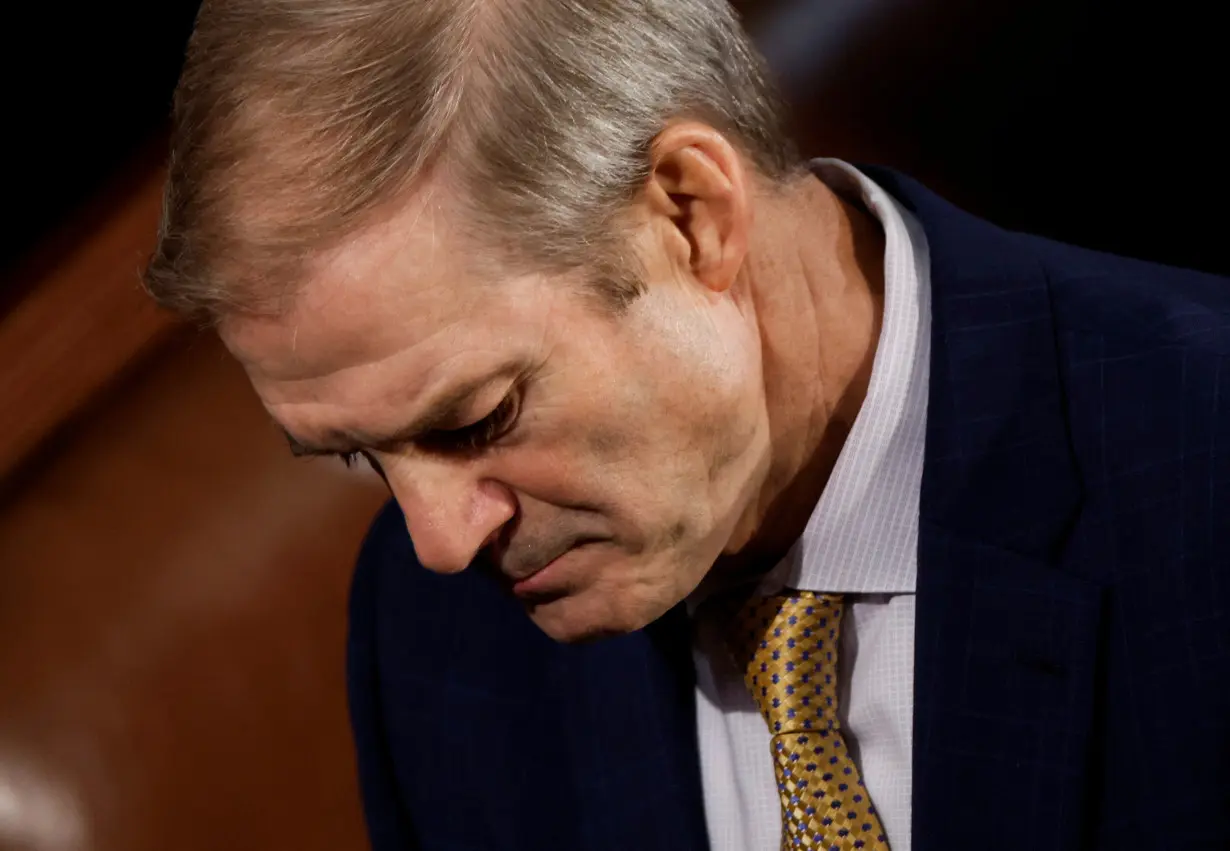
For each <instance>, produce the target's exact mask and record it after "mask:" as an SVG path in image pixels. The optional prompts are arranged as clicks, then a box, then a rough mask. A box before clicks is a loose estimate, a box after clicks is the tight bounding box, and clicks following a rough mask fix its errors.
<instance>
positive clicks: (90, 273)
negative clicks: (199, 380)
mask: <svg viewBox="0 0 1230 851" xmlns="http://www.w3.org/2000/svg"><path fill="white" fill-rule="evenodd" d="M162 181H163V170H162V168H160V167H152V166H148V165H145V166H141V167H140V170H139V172H138V173H137V174H136V175H135V178H134V179H129V180H126V181H124V182H123V183H121V184H117V185H116V186H115V187H112V189H111V192H109V193H105V194H106V196H107V197H105V198H101V199H98V200H97V201H96V205H102V204H104V203H105V208H106V214H105V215H103V216H97V217H91V218H92V220H91V221H90V222H89V223H88V226H85V227H77V228H74V229H73V231H74V232H73V234H72V236H73V240H72V241H71V242H67V243H66V242H65V241H64V240H63V239H60V240H55V241H54V243H53V242H48V244H46V245H44V246H43V247H42V249H41V251H40V252H38V254H39V256H38V257H36V258H34V259H32V260H31V261H30V262H29V263H28V264H27V268H26V269H25V270H21V271H20V272H18V273H17V275H16V276H15V277H16V278H22V279H30V280H22V281H20V283H21V284H22V287H21V289H22V291H23V292H24V297H23V298H21V300H20V301H18V302H16V304H14V305H12V306H11V307H10V308H9V309H8V310H5V311H2V312H0V480H3V479H4V477H5V476H6V475H7V474H8V473H10V472H11V471H12V470H13V469H14V468H15V467H16V466H17V465H18V464H19V463H20V462H21V461H22V460H23V459H24V458H25V457H26V456H27V455H28V454H29V453H30V452H32V451H33V450H34V449H35V448H36V447H37V446H38V444H39V442H40V441H42V440H43V438H44V437H46V436H47V435H48V434H50V433H52V432H53V431H54V430H55V429H57V428H58V427H59V426H60V425H61V424H62V423H64V422H65V421H67V420H68V419H69V418H70V417H71V416H72V415H73V414H74V413H75V412H76V411H77V410H78V409H80V408H81V406H82V405H83V404H85V402H86V401H88V400H89V399H90V398H91V397H92V396H93V395H94V394H95V393H97V392H98V391H99V390H100V389H102V388H103V387H105V386H106V385H107V383H108V382H110V381H111V380H113V379H114V378H115V377H116V376H117V375H118V374H119V373H120V372H121V371H122V370H123V369H124V368H125V367H126V366H127V365H129V364H130V363H131V362H133V361H134V360H135V359H136V358H138V357H139V356H140V355H141V354H142V353H143V352H144V351H145V350H146V349H147V348H148V347H149V346H151V345H152V344H154V343H156V342H158V341H159V340H160V339H162V338H163V336H164V335H165V334H166V333H167V332H168V331H170V330H171V329H172V328H174V327H175V325H176V322H175V320H174V319H172V318H171V317H170V316H169V315H167V314H165V313H163V312H162V311H159V310H158V309H157V308H155V307H154V305H153V303H152V302H151V301H150V299H149V298H148V297H147V296H146V295H145V293H144V292H142V290H141V286H140V278H139V272H140V269H141V267H142V265H143V264H144V263H145V261H146V260H147V259H148V257H149V255H150V253H151V252H152V251H153V247H154V237H155V233H156V231H157V227H158V214H159V212H160V210H161V205H162ZM48 255H50V256H48Z"/></svg>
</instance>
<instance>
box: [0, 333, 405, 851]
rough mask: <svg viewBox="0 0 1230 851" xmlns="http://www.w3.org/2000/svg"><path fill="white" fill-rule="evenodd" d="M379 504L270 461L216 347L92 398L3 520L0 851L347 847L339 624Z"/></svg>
mask: <svg viewBox="0 0 1230 851" xmlns="http://www.w3.org/2000/svg"><path fill="white" fill-rule="evenodd" d="M7 419H11V418H7ZM369 475H370V474H369ZM383 499H384V491H383V486H382V485H379V484H378V483H376V482H374V481H373V480H372V479H371V478H365V477H362V476H361V475H360V474H356V473H353V472H349V471H346V470H345V469H344V468H342V466H341V465H340V463H334V462H332V461H328V460H324V459H318V460H306V459H293V458H291V457H290V454H289V452H288V450H287V448H286V446H285V442H284V440H283V438H281V436H280V435H279V434H278V433H277V432H276V430H275V429H274V428H273V427H272V425H271V423H270V421H269V420H268V418H267V416H266V414H265V412H264V411H263V409H262V408H261V407H260V405H259V403H258V401H257V400H256V398H255V396H254V395H253V393H252V391H251V389H250V388H249V387H248V385H247V382H246V379H245V377H244V375H243V374H242V371H241V370H240V369H239V368H238V367H237V366H236V365H235V364H234V363H233V362H232V361H231V359H230V358H229V357H228V356H227V355H226V353H225V352H224V350H223V349H222V347H221V346H220V344H219V343H218V342H217V341H216V339H214V338H213V337H200V338H196V339H193V340H189V341H184V342H178V341H177V342H174V343H173V344H172V345H171V346H170V347H169V348H165V349H163V350H162V351H160V352H159V353H158V354H157V356H156V357H155V358H154V362H153V363H152V364H150V365H148V366H145V367H142V368H141V370H140V371H139V373H138V374H136V375H134V376H130V378H129V379H127V383H126V384H125V386H123V387H122V388H120V389H118V390H114V391H113V392H112V393H111V394H109V398H108V400H107V401H106V404H105V405H103V406H101V407H98V408H95V409H93V410H92V411H91V414H90V417H89V421H88V422H87V423H85V424H84V425H83V426H82V427H80V428H78V429H76V430H75V433H74V434H73V435H72V436H71V439H67V440H65V441H64V443H63V445H61V446H59V447H58V448H57V451H56V452H55V453H54V455H53V456H52V457H48V458H46V459H44V460H42V461H40V464H39V469H38V470H36V471H34V474H32V475H31V476H29V477H28V481H27V482H25V483H24V484H23V486H22V488H21V490H20V491H19V492H18V493H15V494H12V495H10V497H9V499H8V501H7V502H6V503H5V504H3V505H0V566H2V567H3V569H2V570H0V695H3V699H2V700H0V849H4V851H167V849H175V851H218V849H227V851H247V850H248V849H251V851H271V849H292V848H293V849H296V851H360V849H363V848H366V847H367V844H366V838H365V833H364V830H363V825H362V820H361V816H360V810H359V803H358V794H357V789H356V782H355V773H354V765H353V758H352V746H351V742H350V736H349V728H348V723H347V715H346V705H345V693H344V647H345V605H346V594H347V588H348V583H349V577H350V570H351V566H352V564H353V559H354V555H355V553H356V551H357V547H358V545H359V542H360V540H361V537H362V534H363V531H364V529H365V528H366V525H367V523H368V521H369V520H370V518H371V516H372V515H373V513H374V512H375V511H376V510H377V508H378V506H379V504H380V503H381V502H382V500H383Z"/></svg>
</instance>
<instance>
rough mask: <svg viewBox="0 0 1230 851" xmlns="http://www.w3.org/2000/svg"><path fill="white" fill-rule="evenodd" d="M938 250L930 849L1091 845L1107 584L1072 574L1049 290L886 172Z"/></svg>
mask: <svg viewBox="0 0 1230 851" xmlns="http://www.w3.org/2000/svg"><path fill="white" fill-rule="evenodd" d="M868 171H869V172H870V173H871V174H872V176H873V179H875V180H876V181H877V182H879V183H880V185H881V186H884V187H885V188H886V189H888V191H890V192H891V193H893V194H894V195H895V196H896V197H897V198H898V200H900V201H901V202H902V203H903V204H905V206H906V207H907V208H909V209H910V210H911V211H912V212H914V214H915V215H916V216H917V217H918V218H919V220H920V222H921V223H922V224H923V227H924V229H925V230H926V233H927V239H928V246H929V249H930V255H931V286H932V362H931V386H930V388H929V393H928V413H927V420H928V421H927V446H926V460H925V463H924V469H923V484H922V500H921V523H920V530H919V573H918V597H917V627H916V635H915V707H914V764H913V765H914V784H913V785H914V805H913V824H914V831H913V846H914V848H915V849H916V851H939V849H944V851H951V849H958V848H965V847H969V848H983V847H990V846H992V845H993V846H994V847H995V848H997V849H1004V850H1005V851H1010V849H1017V848H1020V849H1022V851H1023V850H1024V849H1026V848H1028V849H1034V848H1036V847H1037V846H1038V844H1039V842H1041V843H1042V844H1044V845H1045V846H1046V847H1047V848H1050V849H1073V851H1075V849H1076V848H1079V847H1080V837H1079V836H1075V835H1054V834H1055V833H1056V831H1055V830H1054V829H1050V830H1049V831H1048V829H1047V825H1055V824H1057V823H1063V824H1077V823H1079V821H1080V820H1079V819H1072V818H1062V819H1057V816H1063V815H1070V814H1071V811H1072V810H1073V809H1074V808H1079V807H1082V806H1083V805H1084V802H1085V798H1086V787H1087V778H1086V771H1087V763H1088V759H1089V727H1090V723H1091V719H1092V717H1093V709H1094V683H1095V681H1096V670H1095V666H1096V661H1097V635H1098V630H1097V627H1098V621H1099V608H1100V601H1099V592H1098V589H1097V588H1096V586H1093V585H1090V584H1089V583H1086V582H1084V581H1082V580H1080V579H1078V578H1075V577H1073V576H1071V575H1069V574H1067V573H1065V572H1064V571H1063V567H1062V555H1063V551H1064V544H1065V542H1066V536H1067V533H1068V531H1069V530H1070V529H1071V527H1072V524H1073V522H1074V520H1075V517H1076V515H1077V512H1078V511H1079V507H1080V485H1079V480H1078V478H1077V475H1076V471H1075V468H1074V464H1073V461H1072V455H1071V451H1070V444H1069V437H1068V433H1067V423H1066V417H1065V415H1064V400H1063V395H1062V385H1061V382H1060V373H1059V365H1058V358H1057V351H1056V344H1055V331H1054V328H1053V322H1052V314H1051V306H1050V299H1049V293H1048V290H1047V284H1046V278H1045V275H1044V273H1043V271H1042V270H1041V269H1040V268H1039V266H1038V263H1037V261H1036V260H1034V259H1033V258H1032V257H1031V256H1030V255H1029V254H1028V253H1027V250H1026V249H1025V248H1023V247H1022V246H1021V245H1020V239H1021V237H1018V236H1016V235H1013V234H1010V233H1007V232H1004V231H1001V230H999V229H997V228H995V227H993V226H991V225H989V224H986V223H984V222H981V221H979V220H977V219H975V218H973V217H971V216H969V215H967V214H965V213H963V212H961V211H959V210H957V209H956V208H954V207H952V206H950V205H948V204H947V203H946V202H944V201H942V200H941V199H939V198H937V197H936V196H934V195H932V194H930V193H929V192H927V191H926V190H924V189H923V188H922V187H920V186H919V185H918V184H916V183H914V182H913V181H910V180H908V179H907V178H903V177H900V176H899V175H896V174H893V173H892V172H887V171H883V170H879V169H869V170H868Z"/></svg>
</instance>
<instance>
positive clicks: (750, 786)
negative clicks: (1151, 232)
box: [694, 159, 931, 851]
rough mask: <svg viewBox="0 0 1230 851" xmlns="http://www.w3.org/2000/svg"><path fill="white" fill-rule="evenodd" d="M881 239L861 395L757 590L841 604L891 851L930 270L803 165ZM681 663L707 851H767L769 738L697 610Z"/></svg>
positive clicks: (920, 238) (847, 692)
mask: <svg viewBox="0 0 1230 851" xmlns="http://www.w3.org/2000/svg"><path fill="white" fill-rule="evenodd" d="M812 172H813V173H814V174H815V175H816V176H817V177H819V178H820V179H821V180H823V181H824V182H825V184H827V185H828V186H829V187H830V188H832V189H833V190H834V191H836V192H837V193H838V194H841V195H843V196H845V197H848V198H851V199H854V200H856V201H857V202H859V203H861V204H862V206H863V207H864V208H866V209H867V210H868V211H869V212H870V213H871V214H872V215H874V216H875V217H876V218H877V219H879V221H880V224H881V226H882V228H883V230H884V236H885V250H884V322H883V325H882V327H881V331H880V340H879V346H878V348H877V350H876V354H875V361H874V363H873V365H872V373H871V380H870V384H869V386H868V389H867V398H866V399H865V401H864V402H863V407H862V409H861V410H860V411H859V414H858V416H857V418H856V419H855V422H854V425H853V427H852V428H851V430H850V434H849V435H848V436H847V438H846V443H845V445H844V446H843V447H842V450H841V455H840V456H839V457H838V459H837V463H836V466H835V467H834V468H833V473H832V476H831V477H830V479H829V481H828V483H827V484H826V485H825V488H824V492H823V494H822V495H821V497H820V501H819V502H818V503H817V505H816V508H815V511H814V512H813V513H812V515H811V518H810V520H809V521H808V524H807V527H806V529H805V531H804V532H803V536H802V538H800V539H799V540H798V541H797V542H796V543H795V545H794V547H793V548H792V549H791V550H790V552H789V553H788V554H787V556H786V558H784V559H783V560H782V562H781V563H780V564H779V565H777V566H776V567H775V568H774V569H773V570H772V571H771V572H770V573H768V574H767V575H766V576H765V578H764V580H763V582H762V584H761V585H760V588H759V593H762V594H769V593H774V592H775V591H777V590H778V589H780V588H782V587H789V588H798V589H801V590H809V591H819V592H830V593H842V594H845V595H847V596H846V616H845V618H844V620H843V625H842V634H841V647H840V655H839V661H840V665H839V671H838V673H839V680H840V682H839V697H838V699H839V704H840V705H839V716H840V720H841V726H842V728H843V734H844V736H845V739H846V742H847V745H848V747H849V748H850V752H851V754H852V755H853V756H854V757H855V760H856V762H857V764H858V767H859V769H860V770H861V772H862V775H863V781H864V782H865V783H866V786H867V790H868V792H869V793H870V795H871V800H872V802H873V803H874V804H875V807H876V810H877V811H878V812H879V814H880V819H881V823H882V824H883V826H884V829H885V832H886V833H887V835H888V841H889V844H890V845H891V846H892V848H893V851H910V788H911V780H912V764H911V762H912V756H911V749H910V748H911V740H912V724H913V715H914V590H915V576H916V573H917V569H918V562H917V545H918V500H919V489H920V487H921V483H922V465H923V440H924V433H925V428H926V418H927V377H928V369H929V360H930V350H931V336H930V325H931V314H930V261H929V258H928V254H927V240H926V236H925V234H924V233H923V230H922V227H921V226H920V225H919V223H918V221H917V220H916V219H915V218H914V217H913V216H912V215H911V214H910V213H909V212H908V211H907V210H905V209H904V208H902V207H901V206H900V205H899V204H898V203H897V202H896V200H894V199H893V198H892V196H890V195H889V194H888V193H887V192H885V191H884V190H883V189H881V188H880V187H879V186H877V185H876V184H875V183H873V182H872V181H871V180H870V179H868V178H867V177H865V176H864V175H863V174H861V173H860V172H858V171H857V170H856V169H855V168H853V167H852V166H850V165H849V164H847V163H844V162H841V161H839V160H833V159H819V160H814V161H813V162H812ZM694 657H695V663H696V672H697V684H696V715H697V730H698V735H699V738H700V761H701V778H702V783H703V786H704V798H705V817H706V821H707V824H708V829H709V842H710V845H711V847H712V848H713V851H774V849H777V848H778V847H779V846H780V842H781V805H780V803H779V801H778V795H777V781H776V779H775V778H774V774H773V762H772V758H771V756H770V751H769V730H768V726H767V725H766V724H765V721H764V719H763V718H762V717H761V715H760V713H759V712H757V710H756V707H755V705H754V704H753V703H752V699H751V696H750V695H749V694H748V693H747V690H746V689H745V688H744V685H743V677H742V673H741V672H740V671H737V670H735V666H734V664H733V663H732V662H731V660H730V657H729V654H728V653H727V651H726V650H725V647H724V643H723V639H722V637H721V635H720V634H718V633H717V631H716V628H715V627H714V626H713V625H712V624H710V623H708V622H707V621H706V620H705V619H704V616H703V609H701V610H700V614H699V617H698V619H697V623H696V644H695V647H694Z"/></svg>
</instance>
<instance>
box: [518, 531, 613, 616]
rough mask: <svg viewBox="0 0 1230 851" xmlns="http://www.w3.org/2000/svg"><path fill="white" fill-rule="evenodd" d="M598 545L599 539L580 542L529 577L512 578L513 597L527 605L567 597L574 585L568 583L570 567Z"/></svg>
mask: <svg viewBox="0 0 1230 851" xmlns="http://www.w3.org/2000/svg"><path fill="white" fill-rule="evenodd" d="M597 543H598V540H597V539H590V540H581V541H578V542H577V543H575V544H574V545H573V546H571V547H569V548H568V549H566V550H565V551H564V552H562V553H560V554H559V555H557V556H556V557H555V558H553V559H551V561H549V562H547V563H546V564H545V565H543V566H542V567H540V568H538V569H537V570H535V571H533V572H532V573H530V574H529V575H527V576H524V577H522V578H520V579H515V578H510V581H511V590H512V593H513V596H515V597H516V598H517V599H519V600H521V601H522V602H527V603H541V602H545V601H548V600H553V599H558V598H560V597H563V596H566V595H567V593H568V591H569V585H570V584H572V583H569V581H568V579H569V577H568V575H567V574H568V573H569V572H570V571H569V570H568V568H569V566H570V565H571V564H572V563H574V562H575V561H576V557H577V556H578V555H580V554H581V553H584V552H587V551H589V550H590V549H591V548H592V547H593V546H594V545H595V544H597Z"/></svg>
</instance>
